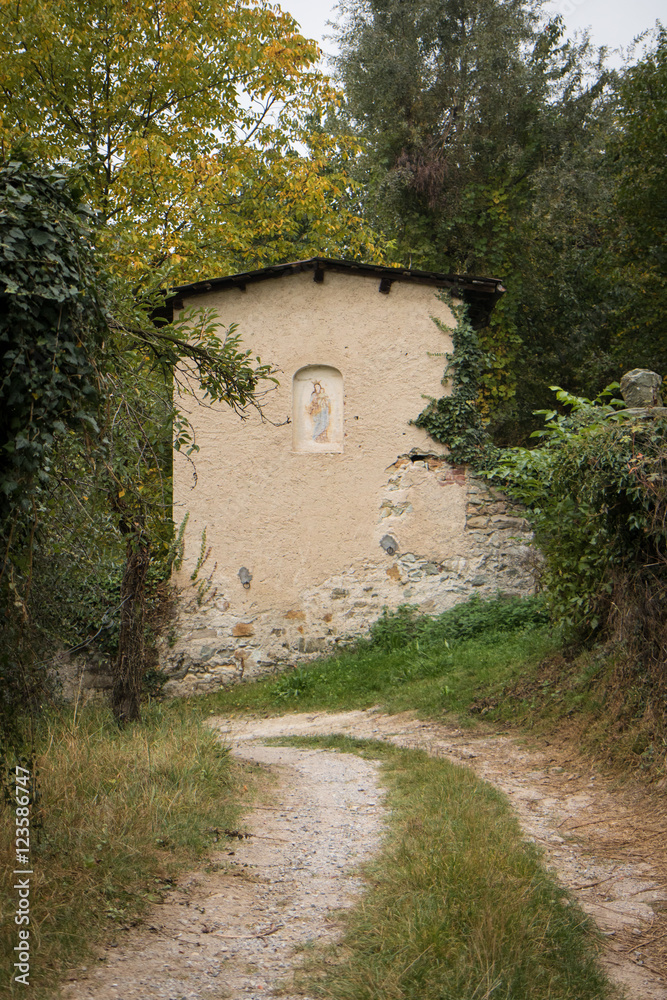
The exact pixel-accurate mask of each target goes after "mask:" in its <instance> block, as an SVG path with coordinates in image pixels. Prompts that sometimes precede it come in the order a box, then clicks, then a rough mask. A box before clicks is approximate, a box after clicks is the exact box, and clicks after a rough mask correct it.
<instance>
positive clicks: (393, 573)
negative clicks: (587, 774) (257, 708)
mask: <svg viewBox="0 0 667 1000" xmlns="http://www.w3.org/2000/svg"><path fill="white" fill-rule="evenodd" d="M385 487H386V488H385V490H384V491H383V493H382V496H381V498H380V501H379V507H378V517H377V534H378V536H379V535H380V534H382V535H383V537H385V536H391V537H395V538H396V539H397V540H398V541H399V542H400V539H401V538H402V537H409V536H410V531H409V527H408V525H409V521H410V520H411V518H413V517H414V516H415V515H418V514H419V500H420V498H421V497H423V495H424V494H426V496H427V497H428V500H429V503H433V502H434V497H435V498H439V499H440V501H441V502H442V503H443V505H444V507H445V508H449V507H450V505H451V503H452V502H454V499H455V496H456V495H457V494H459V492H461V493H462V495H463V498H464V501H465V503H464V510H465V526H464V527H463V530H462V532H461V534H460V537H458V538H457V539H456V540H455V544H454V543H452V542H451V541H450V542H444V543H443V541H442V539H440V541H439V543H438V542H436V543H435V544H429V539H428V538H427V537H426V536H424V535H423V534H421V535H420V534H419V533H417V534H416V535H415V534H414V533H413V539H414V538H415V537H416V538H420V537H421V543H420V544H418V545H417V544H413V545H411V546H410V547H409V548H408V550H407V551H402V549H401V547H400V544H399V549H398V551H396V552H395V553H393V554H391V555H390V554H388V553H387V552H386V551H385V550H384V549H382V548H381V547H380V545H378V547H377V551H378V555H377V557H376V558H372V559H369V558H365V559H360V560H358V561H353V562H351V563H350V564H349V565H348V566H346V567H345V568H344V569H343V570H342V571H341V572H339V573H337V574H335V575H332V576H329V577H327V578H326V579H324V580H322V581H321V582H319V583H318V584H317V585H314V586H309V587H306V588H304V590H303V591H302V592H301V595H300V599H299V600H298V601H297V602H295V603H294V604H293V606H291V607H288V608H286V609H280V610H277V609H276V608H275V607H271V608H261V607H260V608H256V609H254V610H253V611H252V612H251V613H248V607H247V605H246V606H245V607H243V606H240V602H239V601H238V599H236V600H235V599H234V591H233V590H230V591H229V592H228V593H227V592H225V588H224V587H223V586H221V585H220V584H219V583H216V581H215V572H212V574H211V579H210V581H207V580H206V578H205V570H206V567H205V568H204V573H203V574H202V575H203V577H204V585H203V586H202V583H201V582H200V581H198V582H196V583H195V584H192V585H190V586H187V587H183V588H182V589H181V594H180V600H179V602H178V604H177V607H178V611H177V617H176V620H175V621H174V622H173V624H172V627H171V628H170V629H169V633H168V635H167V636H164V637H163V638H162V639H161V640H160V643H159V646H158V658H159V663H158V664H156V665H157V666H159V669H161V670H162V671H164V672H165V673H166V675H167V677H168V680H167V682H166V684H165V688H164V693H165V694H166V695H167V696H184V695H190V694H201V693H205V692H208V691H215V690H218V689H219V688H221V687H226V686H228V685H230V684H234V683H238V682H239V681H243V680H250V679H254V678H257V677H260V676H263V675H266V674H272V673H276V672H279V671H281V670H285V669H286V668H288V667H291V666H295V665H296V664H298V663H303V662H308V661H310V660H313V659H316V658H318V657H321V656H323V655H327V654H328V653H332V652H335V650H336V649H338V648H340V647H341V646H343V645H345V644H346V643H349V642H351V641H354V640H355V639H356V638H358V637H360V636H362V635H365V634H367V633H368V631H369V629H370V627H371V625H372V624H373V622H375V621H376V620H377V618H378V617H379V616H380V614H381V613H382V610H383V608H385V607H388V608H391V609H395V608H397V607H398V606H399V605H401V604H414V605H416V606H418V607H419V608H420V610H421V611H422V612H423V613H424V614H431V615H436V614H438V613H440V612H441V611H444V610H446V609H447V608H449V607H452V605H454V604H456V603H458V602H459V601H463V600H466V599H467V598H469V597H470V596H471V595H472V594H479V595H480V596H481V597H491V596H493V595H494V594H496V593H497V592H498V591H500V592H501V593H504V594H507V595H527V594H530V593H533V592H534V589H535V578H536V572H537V569H538V563H539V557H538V555H537V553H536V552H535V550H534V549H533V548H532V547H531V545H530V542H531V534H530V531H529V528H528V524H527V522H526V520H525V518H524V516H523V511H522V510H521V508H520V507H518V506H517V505H516V504H513V503H511V502H510V501H509V500H508V499H507V498H506V497H504V496H503V495H502V494H501V493H500V492H498V491H497V490H494V489H492V488H490V487H489V486H488V485H487V483H486V482H485V481H484V480H481V479H477V478H475V477H473V476H471V475H469V474H467V473H466V471H465V470H464V469H462V468H457V467H452V466H450V465H449V464H448V463H447V461H446V459H445V458H444V457H443V456H438V455H424V456H420V457H419V458H417V459H416V460H415V456H414V455H413V456H410V455H403V456H400V457H399V458H398V459H397V461H396V462H395V463H394V464H393V465H392V466H390V467H389V469H388V477H387V480H386V484H385ZM429 491H430V492H429ZM449 491H452V492H449ZM450 496H451V497H452V498H453V499H452V500H451V501H450V500H449V499H448V497H450ZM415 508H417V510H416V511H415ZM57 674H58V676H59V678H60V683H61V690H62V695H63V697H64V698H66V699H67V700H69V701H75V700H77V699H79V700H80V701H81V703H86V702H88V701H91V700H102V699H104V698H105V697H106V696H107V695H108V692H109V690H110V688H111V684H112V677H111V667H110V664H109V663H108V662H107V661H106V659H105V658H103V657H100V656H89V657H87V658H84V657H81V656H79V657H77V658H69V657H67V656H66V655H63V656H61V657H60V658H59V660H58V665H57Z"/></svg>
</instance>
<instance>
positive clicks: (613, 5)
mask: <svg viewBox="0 0 667 1000" xmlns="http://www.w3.org/2000/svg"><path fill="white" fill-rule="evenodd" d="M280 6H281V7H282V8H283V10H288V11H289V12H290V14H292V16H293V17H295V18H296V19H297V21H298V22H299V24H300V25H301V30H302V32H303V34H304V35H306V36H307V37H308V38H315V39H317V41H318V42H319V43H320V45H321V46H322V48H323V49H324V51H325V52H327V51H331V50H332V43H331V41H327V40H325V39H324V38H323V36H324V35H326V34H328V33H329V31H330V29H328V28H327V27H326V22H327V21H328V20H335V18H336V11H335V6H336V2H335V0H334V2H330V0H281V2H280ZM545 11H548V12H549V13H551V12H553V13H558V12H560V13H561V14H562V15H563V18H564V20H565V24H566V26H567V29H568V33H570V34H571V33H573V32H574V31H577V30H581V29H585V28H589V29H590V32H591V38H592V39H593V41H594V42H595V44H596V45H607V46H609V48H611V49H616V48H618V47H619V46H623V47H627V46H629V45H630V44H631V43H632V40H633V38H634V37H635V36H636V35H638V34H640V33H641V32H642V31H645V30H646V29H647V28H652V27H654V25H655V22H656V20H658V19H661V20H662V22H663V23H667V10H666V8H665V0H633V2H631V3H629V2H628V0H552V2H549V3H547V4H546V5H545ZM612 61H613V63H614V64H615V65H619V64H620V60H619V59H613V60H612Z"/></svg>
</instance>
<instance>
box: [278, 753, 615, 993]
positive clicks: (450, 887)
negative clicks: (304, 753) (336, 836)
mask: <svg viewBox="0 0 667 1000" xmlns="http://www.w3.org/2000/svg"><path fill="white" fill-rule="evenodd" d="M272 742H280V743H289V744H291V745H296V746H310V747H313V746H315V747H327V748H332V749H336V750H341V751H345V752H356V753H360V754H362V755H363V756H366V757H374V758H379V759H380V760H381V761H382V772H381V774H382V780H383V781H384V783H385V784H386V786H387V788H388V797H387V804H388V805H389V807H390V810H391V820H390V828H389V834H388V836H387V838H386V841H385V844H384V847H383V850H382V851H381V853H380V854H379V856H378V857H376V858H375V859H374V860H373V861H372V862H371V863H370V864H367V865H366V866H365V869H364V871H365V879H366V882H367V890H366V892H365V894H364V896H363V898H362V899H361V901H360V902H358V903H357V904H356V905H355V906H354V908H353V909H352V910H351V911H347V912H345V913H344V914H343V915H342V917H341V919H342V921H343V926H344V937H343V942H342V946H337V947H336V948H331V947H329V948H320V949H317V948H316V949H315V951H314V953H311V954H310V955H309V956H308V957H307V958H306V960H305V965H304V970H305V971H304V973H303V974H302V976H301V977H300V978H301V980H302V981H300V983H299V985H300V986H302V987H303V988H304V990H305V992H306V993H307V994H308V995H312V996H321V997H327V998H329V1000H489V998H492V1000H605V998H612V997H615V996H618V994H617V992H616V991H615V990H614V989H613V988H612V987H611V986H610V984H609V982H608V981H607V979H606V977H605V976H604V974H603V972H602V971H601V969H600V967H599V964H598V961H597V948H598V937H597V935H596V932H595V931H594V929H593V925H592V922H591V921H590V920H589V919H588V918H586V917H585V916H584V914H583V913H582V911H581V910H580V909H579V907H578V906H577V904H576V903H575V902H574V901H573V899H572V898H571V896H569V895H568V894H567V893H566V892H565V891H564V890H563V889H562V887H560V886H559V885H558V884H557V883H556V882H555V880H554V879H553V878H552V877H551V876H550V875H549V874H548V873H547V872H546V870H545V868H544V867H543V865H542V862H541V858H540V854H539V851H538V850H537V848H536V847H535V846H534V845H532V844H529V843H526V842H525V841H524V840H523V839H522V835H521V831H520V829H519V825H518V823H517V820H516V819H515V817H514V816H513V814H512V810H511V808H510V807H509V805H508V803H507V801H506V799H505V797H504V796H503V795H502V793H500V792H498V791H497V790H496V789H494V788H492V787H491V786H490V785H488V784H487V783H485V782H483V781H480V779H478V778H477V777H476V776H475V775H474V774H473V773H472V772H471V771H470V770H469V769H467V768H461V767H457V766H455V765H453V764H451V763H449V762H448V761H442V760H437V759H432V758H429V757H428V756H427V755H426V754H424V753H423V752H421V751H414V750H412V751H407V750H400V749H398V748H396V747H394V746H391V745H387V744H384V743H374V742H372V741H360V740H354V739H351V738H349V737H342V736H341V737H336V736H333V737H321V738H318V737H314V738H289V739H283V740H279V741H272Z"/></svg>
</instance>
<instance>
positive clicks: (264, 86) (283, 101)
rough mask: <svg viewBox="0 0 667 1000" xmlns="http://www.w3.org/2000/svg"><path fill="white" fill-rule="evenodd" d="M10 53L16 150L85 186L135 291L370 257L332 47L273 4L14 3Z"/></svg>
mask: <svg viewBox="0 0 667 1000" xmlns="http://www.w3.org/2000/svg"><path fill="white" fill-rule="evenodd" d="M0 45H1V47H2V50H3V54H4V55H3V60H2V64H1V65H0V149H4V150H5V151H7V150H8V149H10V148H12V146H15V145H16V143H17V142H23V143H25V144H26V145H27V146H28V148H29V149H30V150H31V152H32V153H33V154H34V155H35V156H36V157H38V158H39V159H41V160H42V161H46V162H49V163H57V162H61V163H66V164H69V165H70V166H73V167H75V168H76V169H77V170H78V171H79V173H80V175H81V177H82V182H84V183H85V185H86V186H87V190H88V195H89V197H90V199H91V201H92V203H93V205H94V207H95V208H96V209H98V210H99V211H100V212H101V214H102V216H103V218H104V220H105V221H106V222H107V223H108V230H107V239H108V249H107V253H108V256H109V258H110V262H111V266H112V268H113V269H115V270H116V271H117V272H119V273H121V274H123V275H125V276H126V277H128V278H130V280H131V282H132V284H133V285H134V286H135V287H142V286H144V285H150V284H151V278H152V276H154V275H155V273H156V269H157V270H158V271H159V272H160V273H159V280H160V281H161V282H163V283H164V281H165V280H181V279H182V280H186V279H188V278H192V277H194V276H195V275H196V274H198V273H201V269H202V267H206V269H207V271H208V272H209V273H210V272H216V271H218V272H219V271H221V270H229V269H233V268H238V267H239V266H242V265H244V264H245V265H248V266H252V265H257V264H261V263H264V262H268V261H270V260H275V259H280V258H282V257H284V256H285V255H287V256H290V255H291V253H292V245H293V244H295V243H297V244H299V245H300V246H301V247H303V248H306V249H308V248H312V249H313V250H314V249H316V250H317V252H324V251H327V250H332V249H333V248H334V247H335V246H336V243H337V241H340V242H341V243H342V244H343V245H345V246H346V247H348V248H349V250H350V252H352V253H355V252H359V250H360V248H361V247H365V246H366V243H367V241H368V233H367V232H366V230H365V228H364V226H363V224H362V223H361V220H359V219H358V218H354V217H353V216H352V214H351V213H350V212H347V211H345V207H344V204H343V200H342V195H343V193H344V191H345V189H346V187H347V186H348V184H349V178H347V176H346V173H345V169H344V162H345V159H346V158H347V157H349V156H352V155H354V149H355V147H354V144H353V143H350V142H349V141H348V140H346V139H344V138H342V139H341V140H340V141H339V142H334V141H333V140H332V139H331V137H330V136H329V135H328V134H327V133H325V132H322V131H321V130H320V131H319V132H318V131H317V130H316V129H314V128H312V127H311V121H312V120H313V119H315V120H316V119H317V118H318V117H319V116H320V115H321V114H323V113H324V111H325V109H326V107H327V106H328V104H329V103H330V102H331V101H333V100H335V95H334V92H333V91H332V89H331V87H330V85H329V83H328V81H327V79H326V78H325V77H323V76H322V74H321V73H320V72H319V71H318V70H317V69H315V68H314V63H315V61H316V59H317V57H318V50H317V47H316V45H315V44H314V43H313V42H309V41H307V40H306V39H305V38H303V37H302V36H301V35H300V34H299V33H298V31H297V25H296V23H295V22H294V20H293V19H292V18H291V17H290V16H289V15H288V14H285V13H283V12H282V11H280V9H279V8H277V7H275V8H274V7H273V6H271V5H270V4H269V3H267V2H266V0H151V2H150V3H148V4H137V3H132V2H130V3H128V2H127V0H91V3H89V4H85V5H77V4H71V3H69V2H68V0H44V2H40V0H16V2H10V0H0ZM333 152H335V153H336V154H337V157H338V162H339V164H340V168H339V169H335V170H329V171H325V170H324V169H323V166H324V163H325V161H328V159H329V157H330V154H331V153H333ZM267 195H268V197H267ZM265 203H266V208H267V211H264V210H263V208H262V207H261V206H263V205H264V204H265ZM153 283H155V282H153Z"/></svg>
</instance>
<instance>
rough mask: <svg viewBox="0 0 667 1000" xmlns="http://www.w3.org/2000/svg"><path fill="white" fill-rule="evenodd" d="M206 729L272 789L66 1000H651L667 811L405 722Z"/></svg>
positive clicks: (600, 782)
mask: <svg viewBox="0 0 667 1000" xmlns="http://www.w3.org/2000/svg"><path fill="white" fill-rule="evenodd" d="M211 725H212V726H214V728H215V729H216V730H217V731H218V732H219V733H220V736H221V739H222V740H223V742H225V743H229V744H231V745H232V747H233V750H234V753H235V754H236V755H238V756H240V757H241V758H243V759H245V760H247V761H254V762H256V763H257V764H258V765H260V766H261V767H264V768H268V769H269V770H271V771H273V772H274V773H277V775H278V784H277V786H276V787H275V788H274V789H273V790H272V792H271V795H270V796H269V797H268V798H267V799H266V800H265V801H261V802H258V803H257V805H255V806H254V807H253V809H252V810H251V812H250V814H249V815H248V817H247V826H245V827H242V828H240V829H239V831H238V834H239V836H238V837H237V838H236V841H235V843H234V845H233V846H232V847H230V846H229V845H228V844H227V845H226V846H225V848H224V849H223V850H222V851H220V852H219V853H218V854H215V855H213V856H211V858H210V863H209V864H208V866H207V867H205V868H203V869H202V870H201V871H199V872H196V873H193V874H192V875H191V876H190V877H189V878H187V879H185V880H183V881H182V882H181V884H180V885H179V887H178V888H177V889H176V890H175V891H174V893H173V894H172V897H171V899H170V901H168V902H165V903H164V904H163V905H161V906H159V907H155V909H154V911H153V912H152V914H151V916H150V917H149V919H148V921H147V929H146V925H145V926H144V929H143V930H136V931H131V932H128V933H127V934H126V935H125V939H124V940H118V941H114V942H112V945H115V946H116V947H109V948H107V950H106V952H105V953H104V954H103V955H101V956H100V957H101V959H102V961H99V962H98V963H97V967H96V968H95V970H94V971H93V970H92V969H90V968H89V969H88V970H85V971H84V972H83V973H81V972H79V973H77V974H76V981H72V982H70V983H69V984H68V985H67V986H66V988H65V991H64V996H65V997H66V998H67V1000H79V998H98V1000H107V998H109V1000H110V998H114V1000H118V998H121V1000H138V998H139V997H141V998H142V1000H143V998H146V1000H149V998H160V1000H186V998H187V1000H190V998H195V997H197V998H200V997H201V998H207V997H211V998H213V997H219V998H223V997H228V998H241V997H246V998H259V997H270V996H282V997H284V998H285V997H287V998H290V1000H291V998H296V997H300V998H302V1000H303V998H308V1000H315V998H317V997H329V998H337V1000H344V998H345V1000H390V998H397V1000H403V998H405V1000H436V998H438V1000H483V998H493V1000H497V998H499V997H502V998H503V1000H547V998H549V1000H565V998H567V1000H586V998H588V997H590V998H591V1000H593V998H596V1000H601V998H610V1000H611V998H612V997H617V996H622V995H623V994H624V991H625V995H627V996H628V997H631V998H633V1000H667V985H666V980H665V977H664V970H665V961H664V959H665V953H666V951H667V949H666V948H665V945H667V921H665V917H664V911H665V908H667V883H666V881H665V872H666V871H667V865H666V863H665V862H666V861H667V856H666V855H667V851H666V848H665V840H666V838H665V837H664V834H663V831H664V829H665V819H666V817H665V816H664V815H660V814H659V813H658V812H656V811H655V809H653V808H652V809H651V810H649V809H647V803H646V801H644V800H643V798H642V796H643V793H642V792H640V791H633V792H630V791H627V790H625V791H623V790H618V789H614V788H612V787H611V786H610V785H609V783H608V781H607V780H606V779H604V778H603V777H601V776H600V775H598V774H596V773H595V772H594V771H592V770H591V769H590V768H588V767H585V766H584V765H583V764H582V763H581V762H580V761H578V762H575V761H573V760H571V759H568V758H567V750H566V749H561V748H559V747H558V746H554V745H545V747H544V749H543V750H530V751H529V750H526V749H524V748H522V747H520V746H518V745H517V744H516V743H515V742H514V741H512V740H510V739H509V738H508V737H506V736H503V735H488V734H487V735H484V736H478V735H471V734H470V733H465V732H463V731H461V730H459V729H456V728H453V727H447V726H444V725H440V724H435V723H426V722H423V721H420V720H417V719H415V718H414V716H412V715H410V714H407V713H404V714H400V715H393V716H387V715H384V714H382V713H381V712H379V711H377V710H367V711H351V712H341V713H338V714H332V713H324V712H322V713H311V714H298V715H297V714H295V715H288V716H278V717H273V718H248V717H245V718H240V717H236V718H234V719H228V718H215V719H212V720H211ZM276 741H277V742H279V743H280V744H281V745H274V744H275V743H276ZM267 742H268V744H269V745H267ZM282 744H289V745H282ZM397 747H405V748H408V750H407V751H402V750H401V751H399V750H397V749H396V748H397ZM341 751H346V752H341ZM350 751H351V752H352V753H354V754H355V756H352V755H351V753H350ZM423 751H426V753H424V752H423ZM378 760H379V761H381V762H382V764H381V766H382V771H381V772H378V763H377V761H378ZM453 765H454V766H453ZM461 765H463V767H462V766H461ZM475 772H476V775H477V776H479V777H480V778H483V779H485V781H483V782H480V781H479V780H478V777H476V776H475ZM378 777H379V778H380V784H378ZM492 786H495V789H494V788H493V787H492ZM385 787H386V789H387V791H386V798H384V797H383V796H384V792H383V790H382V789H383V788H385ZM496 789H500V790H501V792H502V793H504V795H502V794H498V792H497V790H496ZM505 796H507V798H508V799H509V802H510V804H511V806H512V807H513V810H514V812H515V813H516V814H517V815H518V817H519V821H520V825H521V829H520V828H519V826H518V825H517V824H516V822H515V820H514V818H513V816H512V810H511V809H509V808H508V806H507V802H506V799H505ZM387 806H390V807H391V809H389V808H386V807H387ZM246 833H249V834H250V836H245V834H246ZM533 844H534V845H537V847H538V848H539V850H540V851H541V852H543V856H544V862H545V863H546V866H547V868H546V870H545V868H544V866H543V864H542V863H541V862H540V859H539V856H538V852H537V851H536V850H535V848H534V847H533V846H532V845H533ZM368 859H371V860H370V863H369V864H368V865H367V866H366V868H365V876H364V878H363V879H360V877H359V875H360V872H359V863H360V862H362V861H365V860H368ZM362 886H363V887H364V893H363V895H360V890H361V888H362ZM341 908H343V914H342V915H341ZM582 911H583V912H582ZM584 913H586V914H589V915H590V917H591V918H593V921H594V922H595V924H596V925H597V928H598V929H599V932H600V933H599V934H598V935H597V936H596V934H595V930H594V925H593V921H589V924H590V926H589V927H587V926H586V924H587V920H586V917H585V916H584ZM596 952H597V954H596ZM304 957H305V961H304ZM602 968H604V969H605V970H606V973H607V974H608V976H609V979H610V980H611V983H612V984H613V985H611V984H610V983H609V982H607V981H606V980H605V975H604V973H603V972H602V971H601V969H602ZM295 970H296V978H294V972H295Z"/></svg>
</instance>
